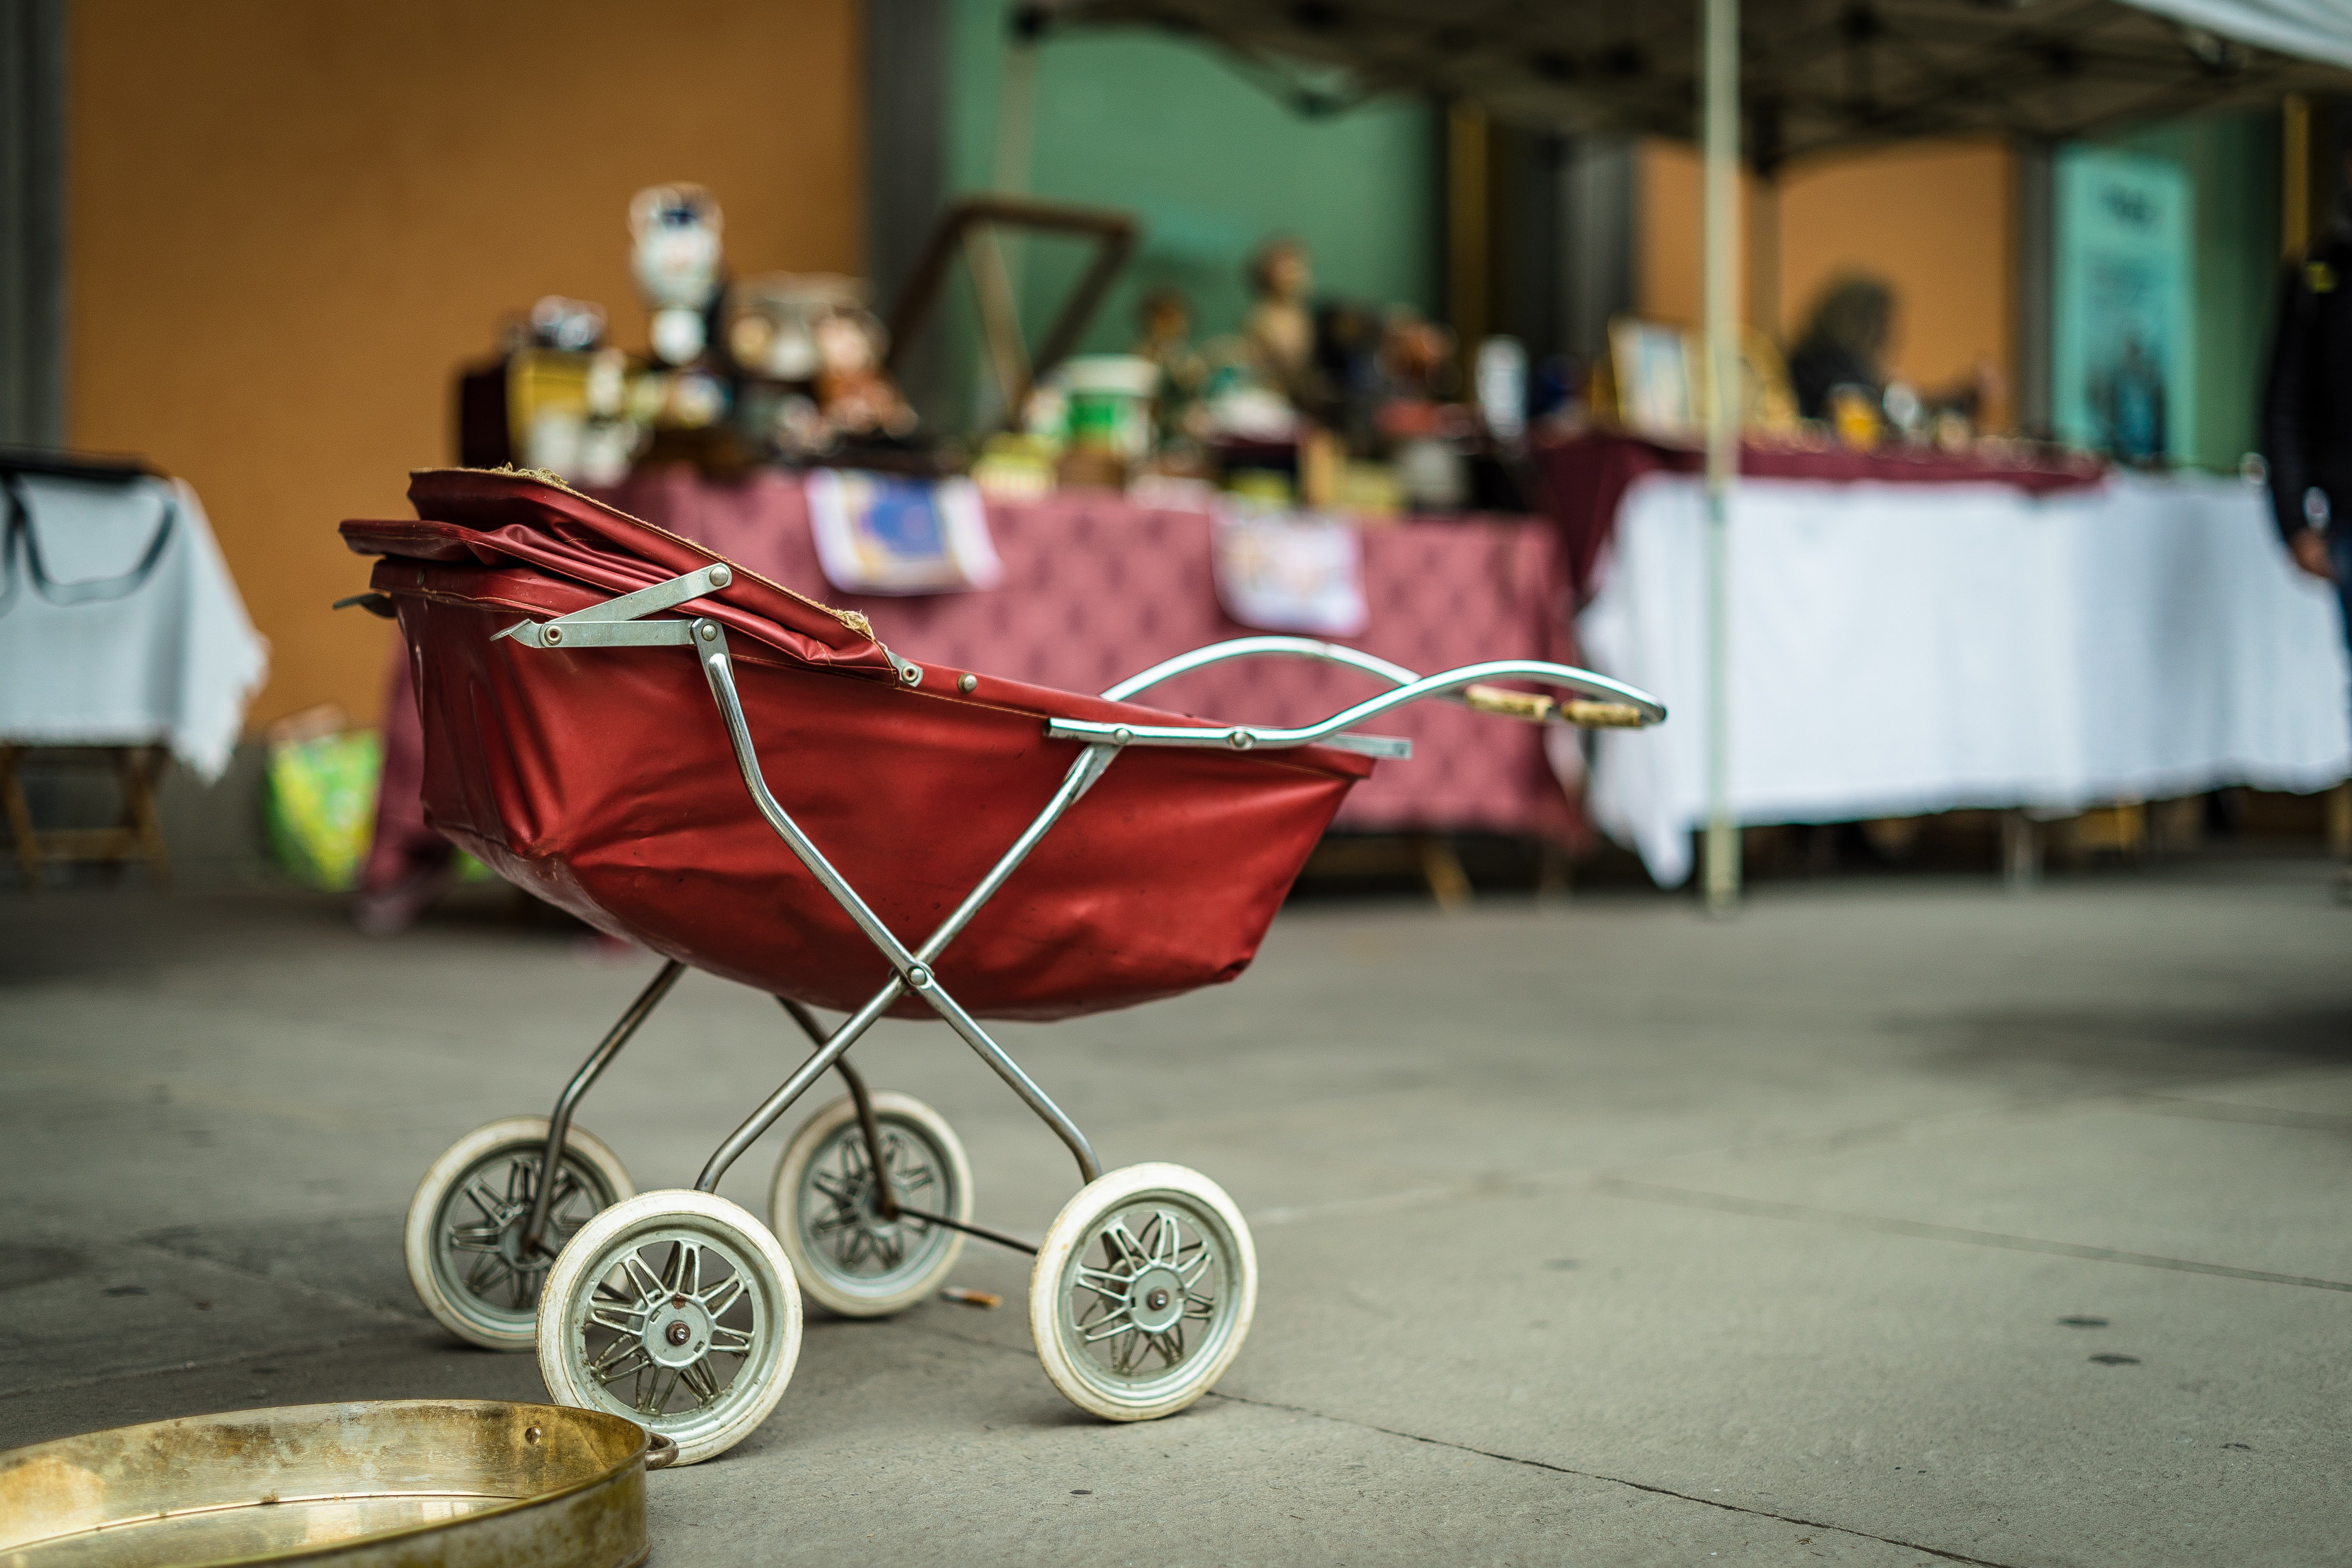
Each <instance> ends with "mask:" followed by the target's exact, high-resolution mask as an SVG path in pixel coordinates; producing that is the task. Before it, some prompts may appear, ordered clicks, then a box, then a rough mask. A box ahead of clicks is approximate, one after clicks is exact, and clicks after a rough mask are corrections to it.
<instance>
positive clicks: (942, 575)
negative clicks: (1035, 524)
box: [808, 468, 1004, 594]
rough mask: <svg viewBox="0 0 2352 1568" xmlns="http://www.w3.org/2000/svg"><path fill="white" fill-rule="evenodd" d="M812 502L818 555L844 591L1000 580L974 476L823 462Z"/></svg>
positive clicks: (954, 587) (828, 577) (905, 590)
mask: <svg viewBox="0 0 2352 1568" xmlns="http://www.w3.org/2000/svg"><path fill="white" fill-rule="evenodd" d="M808 507H809V531H810V532H811V534H812V535H813V536H814V539H815V542H816V558H817V563H818V565H820V566H821V567H823V568H824V578H825V581H826V582H828V583H830V584H833V585H834V586H835V587H836V588H838V589H840V590H841V591H842V592H844V593H846V594H949V593H956V592H959V591H961V590H963V589H967V588H993V587H995V586H996V584H998V583H1000V582H1002V581H1003V577H1004V566H1003V563H1002V562H1000V561H999V560H998V559H997V556H996V545H995V542H994V541H992V539H991V538H990V537H989V532H988V514H987V511H986V510H985V509H984V508H983V507H982V504H981V498H980V490H979V489H978V487H976V486H975V485H973V484H972V482H971V480H970V479H940V480H937V481H927V480H921V479H897V478H893V477H891V476H889V475H887V474H860V473H849V472H844V471H840V470H835V469H832V468H820V469H818V470H817V471H816V472H815V473H813V474H811V475H810V476H809V479H808Z"/></svg>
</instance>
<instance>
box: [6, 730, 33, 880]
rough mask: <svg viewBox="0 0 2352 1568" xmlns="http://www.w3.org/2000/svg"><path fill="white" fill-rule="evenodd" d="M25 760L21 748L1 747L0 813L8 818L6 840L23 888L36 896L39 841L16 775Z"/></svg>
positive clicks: (23, 785)
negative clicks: (22, 874)
mask: <svg viewBox="0 0 2352 1568" xmlns="http://www.w3.org/2000/svg"><path fill="white" fill-rule="evenodd" d="M24 757H25V748H24V747H22V746H0V809H5V811H6V813H7V816H8V836H9V837H10V839H11V840H12V841H13V842H14V843H15V845H16V864H17V865H18V866H19V867H21V868H23V869H24V872H25V885H26V887H28V888H30V889H33V890H34V891H36V892H38V891H39V890H40V888H41V841H40V839H39V838H38V837H37V836H36V835H35V834H34V832H33V808H32V807H31V806H29V805H26V804H25V781H24V779H23V777H22V776H21V775H20V774H19V773H18V772H17V764H18V763H21V762H22V761H24Z"/></svg>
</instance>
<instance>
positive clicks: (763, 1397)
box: [539, 1191, 801, 1465]
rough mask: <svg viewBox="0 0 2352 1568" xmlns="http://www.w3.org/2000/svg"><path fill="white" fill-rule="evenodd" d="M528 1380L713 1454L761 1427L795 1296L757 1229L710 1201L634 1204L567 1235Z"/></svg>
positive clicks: (791, 1335)
mask: <svg viewBox="0 0 2352 1568" xmlns="http://www.w3.org/2000/svg"><path fill="white" fill-rule="evenodd" d="M540 1325H541V1327H540V1335H539V1373H540V1376H541V1378H543V1379H545V1380H546V1383H547V1392H548V1394H549V1395H550V1396H551V1397H552V1398H553V1399H554V1400H555V1402H556V1403H557V1404H559V1405H576V1406H578V1407H580V1408H582V1409H585V1410H605V1411H610V1412H611V1413H612V1414H614V1415H621V1416H625V1417H626V1418H628V1419H629V1420H631V1421H635V1422H636V1423H637V1424H638V1425H639V1426H645V1427H647V1428H649V1429H651V1430H653V1431H656V1432H658V1433H660V1434H661V1435H662V1436H665V1437H667V1438H669V1439H670V1440H671V1441H673V1442H675V1443H676V1444H677V1461H676V1462H677V1463H678V1464H681V1465H690V1464H693V1463H694V1462H695V1461H697V1460H698V1459H707V1458H710V1457H711V1456H712V1455H714V1454H721V1453H724V1452H726V1451H727V1450H728V1449H729V1448H731V1447H734V1446H735V1445H736V1444H737V1443H740V1442H741V1441H742V1440H743V1439H744V1438H745V1437H746V1436H749V1435H750V1434H751V1429H752V1428H753V1427H755V1426H759V1424H760V1423H761V1422H762V1421H765V1420H766V1419H767V1418H768V1415H769V1413H770V1412H771V1411H772V1410H774V1409H775V1407H776V1402H777V1401H778V1400H780V1399H782V1397H783V1396H784V1384H787V1383H790V1382H791V1381H792V1377H793V1362H794V1361H796V1360H798V1359H799V1356H800V1350H801V1292H800V1287H799V1286H798V1285H796V1284H795V1283H793V1265H792V1261H791V1259H789V1258H786V1257H785V1256H784V1253H783V1249H782V1247H778V1246H777V1245H776V1238H775V1237H773V1236H771V1235H770V1234H769V1233H768V1227H767V1226H764V1225H761V1223H760V1222H759V1221H758V1220H756V1219H754V1218H753V1217H752V1216H751V1215H750V1214H748V1213H746V1212H745V1211H744V1210H743V1209H742V1208H741V1207H740V1206H738V1205H735V1204H731V1203H730V1202H728V1201H727V1200H726V1199H725V1198H722V1197H718V1196H716V1195H714V1194H709V1193H697V1192H681V1191H671V1192H659V1193H641V1194H638V1195H637V1196H635V1197H634V1198H630V1199H628V1200H627V1201H625V1202H624V1203H620V1204H615V1205H614V1206H613V1207H611V1208H608V1209H606V1210H605V1211H604V1213H602V1214H600V1215H597V1216H596V1217H595V1218H593V1219H592V1220H590V1221H589V1222H588V1223H587V1224H586V1225H584V1226H582V1227H581V1228H580V1233H579V1234H578V1235H577V1236H574V1237H572V1240H571V1242H570V1243H569V1244H568V1245H566V1246H565V1247H564V1248H563V1254H562V1257H560V1258H557V1259H556V1260H555V1267H554V1268H552V1269H551V1270H549V1272H548V1276H547V1295H546V1305H545V1310H543V1311H542V1312H541V1314H540Z"/></svg>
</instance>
